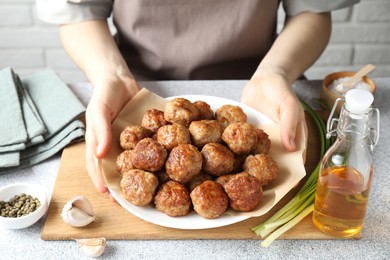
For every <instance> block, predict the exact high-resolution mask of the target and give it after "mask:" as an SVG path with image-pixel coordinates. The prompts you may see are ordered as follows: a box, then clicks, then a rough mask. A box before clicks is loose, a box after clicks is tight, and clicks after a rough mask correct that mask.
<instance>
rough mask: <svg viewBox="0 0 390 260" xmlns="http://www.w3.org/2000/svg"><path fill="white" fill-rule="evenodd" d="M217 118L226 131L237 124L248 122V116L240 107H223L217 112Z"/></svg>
mask: <svg viewBox="0 0 390 260" xmlns="http://www.w3.org/2000/svg"><path fill="white" fill-rule="evenodd" d="M215 117H216V118H217V120H218V121H219V123H220V124H221V125H222V127H223V129H225V128H226V127H227V126H228V125H230V124H232V123H235V122H246V120H247V116H246V114H245V112H244V111H243V110H242V108H241V107H239V106H233V105H223V106H221V107H220V108H218V109H217V111H215Z"/></svg>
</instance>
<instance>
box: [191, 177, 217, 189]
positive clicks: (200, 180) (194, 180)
mask: <svg viewBox="0 0 390 260" xmlns="http://www.w3.org/2000/svg"><path fill="white" fill-rule="evenodd" d="M211 180H213V177H212V176H211V175H209V174H206V173H202V172H201V173H200V174H198V175H196V176H194V177H193V178H192V179H191V181H190V183H189V184H188V189H189V190H190V191H193V190H194V189H195V187H196V186H198V185H200V184H202V183H203V182H204V181H211Z"/></svg>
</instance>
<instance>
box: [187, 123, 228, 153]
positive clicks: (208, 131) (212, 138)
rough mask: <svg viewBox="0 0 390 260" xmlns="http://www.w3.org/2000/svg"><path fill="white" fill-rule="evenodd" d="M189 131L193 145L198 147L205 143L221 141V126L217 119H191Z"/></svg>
mask: <svg viewBox="0 0 390 260" xmlns="http://www.w3.org/2000/svg"><path fill="white" fill-rule="evenodd" d="M189 131H190V134H191V138H192V141H193V143H194V145H195V146H197V147H198V148H202V147H203V146H204V145H205V144H207V143H221V142H222V127H221V125H220V124H219V123H218V121H217V120H200V121H192V123H191V124H190V127H189Z"/></svg>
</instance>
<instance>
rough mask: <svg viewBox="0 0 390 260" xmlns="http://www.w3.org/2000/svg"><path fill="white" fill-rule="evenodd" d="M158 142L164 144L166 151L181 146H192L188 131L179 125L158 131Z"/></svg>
mask: <svg viewBox="0 0 390 260" xmlns="http://www.w3.org/2000/svg"><path fill="white" fill-rule="evenodd" d="M157 141H158V142H159V143H160V144H162V145H163V146H164V147H165V149H167V150H168V151H171V150H172V149H173V147H175V146H178V145H179V144H190V143H191V137H190V132H189V131H188V129H187V128H186V127H185V126H183V125H179V124H172V125H164V126H162V127H160V128H159V129H158V131H157Z"/></svg>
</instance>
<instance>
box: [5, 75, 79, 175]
mask: <svg viewBox="0 0 390 260" xmlns="http://www.w3.org/2000/svg"><path fill="white" fill-rule="evenodd" d="M0 102H1V104H2V108H1V109H0V111H1V112H0V120H1V122H2V124H1V126H0V173H4V172H8V171H10V170H13V169H15V168H21V167H26V166H30V165H34V164H36V163H39V162H41V161H43V160H45V159H47V158H49V157H51V156H53V155H54V154H56V153H57V152H59V151H60V150H61V149H63V148H64V147H65V146H67V145H68V144H70V143H72V142H75V141H80V140H82V139H83V138H84V135H85V127H84V124H83V123H82V122H81V121H80V120H79V117H80V116H81V115H82V114H83V113H85V107H84V106H83V105H82V103H81V102H80V101H79V100H78V99H77V97H76V96H75V95H74V94H73V92H72V91H71V90H70V89H69V87H68V86H67V85H66V84H65V83H64V82H63V81H62V80H61V79H60V78H59V77H58V76H57V74H56V73H55V72H54V71H52V70H46V71H43V72H39V73H36V74H34V75H31V76H28V77H25V78H23V79H22V80H20V79H19V77H18V76H17V75H16V73H14V72H13V71H12V69H10V68H6V69H3V70H1V71H0ZM3 108H4V109H3Z"/></svg>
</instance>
